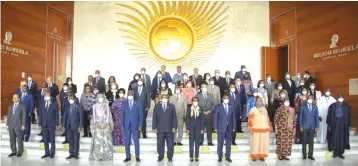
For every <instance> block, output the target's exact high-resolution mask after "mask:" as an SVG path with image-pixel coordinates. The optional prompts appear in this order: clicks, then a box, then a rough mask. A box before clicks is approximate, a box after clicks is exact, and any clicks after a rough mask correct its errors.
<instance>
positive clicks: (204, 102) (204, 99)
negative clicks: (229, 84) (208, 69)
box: [197, 84, 215, 146]
mask: <svg viewBox="0 0 358 166" xmlns="http://www.w3.org/2000/svg"><path fill="white" fill-rule="evenodd" d="M206 86H207V85H206V84H201V93H199V94H198V95H197V97H198V99H199V106H200V107H201V108H202V110H203V114H204V127H205V129H206V137H207V139H208V145H209V146H214V144H213V139H212V133H213V111H214V109H215V102H214V96H213V95H212V94H210V93H208V92H207V91H208V89H207V88H206ZM203 142H204V134H203V135H202V136H201V142H200V145H203Z"/></svg>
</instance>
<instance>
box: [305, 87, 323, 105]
mask: <svg viewBox="0 0 358 166" xmlns="http://www.w3.org/2000/svg"><path fill="white" fill-rule="evenodd" d="M315 88H316V85H315V84H314V83H311V85H310V88H309V91H308V94H309V95H312V96H313V101H316V100H317V99H319V98H320V97H321V96H322V94H321V92H320V91H316V90H315Z"/></svg>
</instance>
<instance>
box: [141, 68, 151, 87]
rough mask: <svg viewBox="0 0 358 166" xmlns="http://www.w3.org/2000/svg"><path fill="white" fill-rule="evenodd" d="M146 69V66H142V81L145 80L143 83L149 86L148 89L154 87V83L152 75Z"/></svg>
mask: <svg viewBox="0 0 358 166" xmlns="http://www.w3.org/2000/svg"><path fill="white" fill-rule="evenodd" d="M146 71H147V70H146V69H145V68H142V69H141V70H140V78H142V81H143V85H144V86H145V87H147V89H149V90H150V89H152V83H151V79H150V76H149V75H148V74H146Z"/></svg>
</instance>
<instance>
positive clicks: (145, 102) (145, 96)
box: [133, 86, 151, 109]
mask: <svg viewBox="0 0 358 166" xmlns="http://www.w3.org/2000/svg"><path fill="white" fill-rule="evenodd" d="M138 89H139V87H136V88H135V89H134V90H133V91H134V100H139V101H140V103H141V105H142V108H143V109H146V108H147V109H149V108H150V102H151V100H150V88H148V87H145V86H142V92H141V94H139V91H138Z"/></svg>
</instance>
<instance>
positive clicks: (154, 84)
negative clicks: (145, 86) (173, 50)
mask: <svg viewBox="0 0 358 166" xmlns="http://www.w3.org/2000/svg"><path fill="white" fill-rule="evenodd" d="M162 79H163V77H162V72H161V71H158V72H157V74H156V75H155V77H154V78H153V81H152V89H151V98H152V100H155V98H156V96H157V95H158V94H157V91H158V88H160V87H161V82H162Z"/></svg>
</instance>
